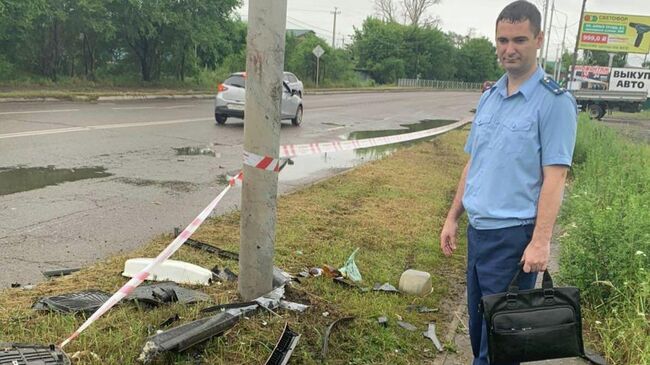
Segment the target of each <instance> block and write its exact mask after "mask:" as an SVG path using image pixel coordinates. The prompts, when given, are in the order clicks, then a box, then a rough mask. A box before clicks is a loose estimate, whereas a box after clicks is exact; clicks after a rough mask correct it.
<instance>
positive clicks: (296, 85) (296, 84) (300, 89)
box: [284, 71, 305, 98]
mask: <svg viewBox="0 0 650 365" xmlns="http://www.w3.org/2000/svg"><path fill="white" fill-rule="evenodd" d="M284 82H286V83H287V85H289V87H290V88H291V90H296V93H297V94H298V96H300V97H301V98H302V94H303V93H304V91H305V87H304V86H303V85H302V81H300V79H298V77H297V76H296V75H294V74H292V73H291V72H288V71H284Z"/></svg>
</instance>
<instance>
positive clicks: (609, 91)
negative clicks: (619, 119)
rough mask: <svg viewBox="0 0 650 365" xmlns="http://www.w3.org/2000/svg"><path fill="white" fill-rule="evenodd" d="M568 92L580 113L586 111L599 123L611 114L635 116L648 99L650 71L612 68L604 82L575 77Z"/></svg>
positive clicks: (649, 93)
mask: <svg viewBox="0 0 650 365" xmlns="http://www.w3.org/2000/svg"><path fill="white" fill-rule="evenodd" d="M569 90H570V91H571V93H573V96H574V97H575V98H576V101H577V102H578V106H579V107H580V110H582V111H588V112H589V116H590V117H591V118H593V119H601V118H602V117H603V116H605V114H606V113H607V111H610V112H611V111H612V110H620V111H623V112H628V113H636V112H639V111H640V110H641V107H642V106H643V104H644V103H645V102H646V101H647V100H648V97H649V96H650V70H649V69H643V68H617V67H614V68H612V69H611V71H610V73H609V77H608V81H607V82H603V81H600V80H596V79H591V78H587V77H584V76H581V77H576V78H575V81H573V82H571V83H569Z"/></svg>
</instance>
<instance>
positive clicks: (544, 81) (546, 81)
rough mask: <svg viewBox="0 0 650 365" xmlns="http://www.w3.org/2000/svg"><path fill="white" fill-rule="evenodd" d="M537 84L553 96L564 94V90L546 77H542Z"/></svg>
mask: <svg viewBox="0 0 650 365" xmlns="http://www.w3.org/2000/svg"><path fill="white" fill-rule="evenodd" d="M539 82H541V83H542V85H544V87H545V88H547V89H549V90H550V91H551V92H552V93H553V94H555V95H562V94H564V93H565V92H566V89H565V88H563V87H562V86H560V84H558V83H557V81H555V80H553V79H552V78H550V77H548V76H544V78H542V79H541V80H539Z"/></svg>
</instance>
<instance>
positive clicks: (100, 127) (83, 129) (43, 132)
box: [0, 118, 212, 139]
mask: <svg viewBox="0 0 650 365" xmlns="http://www.w3.org/2000/svg"><path fill="white" fill-rule="evenodd" d="M208 120H209V121H211V120H212V118H196V119H175V120H163V121H159V122H137V123H122V124H103V125H93V126H88V127H71V128H57V129H44V130H40V131H29V132H18V133H6V134H0V139H9V138H19V137H33V136H43V135H49V134H60V133H71V132H88V131H94V130H104V129H119V128H133V127H151V126H159V125H167V124H181V123H194V122H205V121H208Z"/></svg>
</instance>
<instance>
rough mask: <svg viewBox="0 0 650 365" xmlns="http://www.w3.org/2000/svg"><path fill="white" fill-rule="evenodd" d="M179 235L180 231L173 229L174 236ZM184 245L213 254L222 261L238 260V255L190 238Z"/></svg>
mask: <svg viewBox="0 0 650 365" xmlns="http://www.w3.org/2000/svg"><path fill="white" fill-rule="evenodd" d="M180 233H181V230H180V229H179V228H174V236H178V235H179V234H180ZM184 245H186V246H190V247H194V248H196V249H199V250H203V251H206V252H209V253H212V254H215V255H217V256H219V257H221V258H224V259H229V260H235V261H237V260H239V254H237V253H235V252H232V251H227V250H224V249H221V248H219V247H216V246H212V245H210V244H207V243H204V242H201V241H197V240H195V239H192V238H188V239H187V241H185V243H184Z"/></svg>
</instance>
